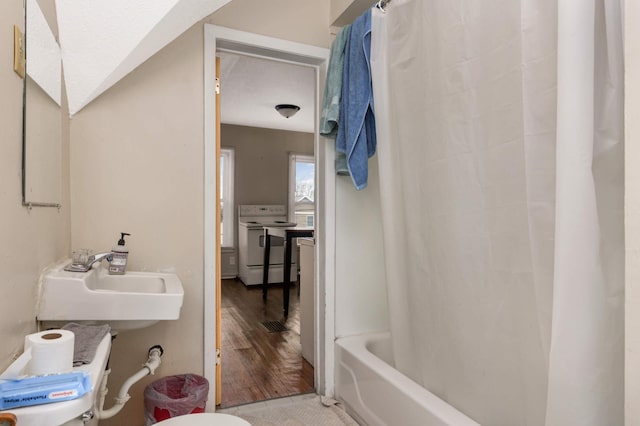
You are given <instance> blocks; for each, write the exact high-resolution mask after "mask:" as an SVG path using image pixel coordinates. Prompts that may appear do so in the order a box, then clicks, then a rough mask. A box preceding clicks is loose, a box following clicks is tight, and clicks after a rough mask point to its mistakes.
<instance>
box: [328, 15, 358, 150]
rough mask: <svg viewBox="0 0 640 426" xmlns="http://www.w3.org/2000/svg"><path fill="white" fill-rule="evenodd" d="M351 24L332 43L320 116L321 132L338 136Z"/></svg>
mask: <svg viewBox="0 0 640 426" xmlns="http://www.w3.org/2000/svg"><path fill="white" fill-rule="evenodd" d="M349 28H351V25H347V26H345V27H342V29H341V30H340V32H339V33H338V34H337V35H336V39H335V40H334V41H333V43H332V44H331V54H330V55H329V66H328V68H327V79H326V83H325V85H324V99H323V101H322V115H321V116H320V134H321V135H323V136H326V137H329V138H333V139H335V138H336V135H337V134H338V117H339V116H340V93H341V91H342V72H343V69H344V48H345V46H346V45H347V38H348V37H349Z"/></svg>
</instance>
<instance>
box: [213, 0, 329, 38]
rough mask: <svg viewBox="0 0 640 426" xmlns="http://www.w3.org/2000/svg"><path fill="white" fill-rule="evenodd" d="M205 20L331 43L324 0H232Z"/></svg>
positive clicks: (327, 10)
mask: <svg viewBox="0 0 640 426" xmlns="http://www.w3.org/2000/svg"><path fill="white" fill-rule="evenodd" d="M206 21H207V22H209V23H211V24H215V25H220V26H223V27H229V28H234V29H237V30H242V31H247V32H251V33H256V34H262V35H266V36H270V37H277V38H281V39H284V40H290V41H296V42H299V43H306V44H311V45H314V46H319V47H327V48H328V47H329V46H330V43H331V40H330V34H329V2H328V1H327V0H304V1H291V0H270V1H263V0H233V1H232V2H230V3H227V5H226V6H224V7H223V8H222V9H220V10H219V11H217V12H216V13H214V14H213V15H211V17H209V19H207V20H206Z"/></svg>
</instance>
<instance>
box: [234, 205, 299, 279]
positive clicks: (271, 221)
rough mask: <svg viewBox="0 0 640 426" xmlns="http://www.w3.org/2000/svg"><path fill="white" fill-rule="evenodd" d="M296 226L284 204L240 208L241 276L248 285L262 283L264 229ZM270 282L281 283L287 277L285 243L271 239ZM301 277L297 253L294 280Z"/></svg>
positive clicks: (292, 276) (293, 270)
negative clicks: (285, 272) (266, 227)
mask: <svg viewBox="0 0 640 426" xmlns="http://www.w3.org/2000/svg"><path fill="white" fill-rule="evenodd" d="M265 226H281V227H292V226H296V224H295V223H293V222H289V220H288V218H287V209H286V207H285V206H284V205H280V204H276V205H273V204H269V205H264V204H243V205H239V206H238V264H239V269H238V271H239V274H238V275H239V277H240V280H242V282H243V283H244V284H245V285H257V284H262V272H263V263H264V229H263V228H264V227H265ZM269 255H270V256H269V283H281V282H282V278H283V274H284V240H283V239H282V238H274V237H271V251H270V253H269ZM297 278H298V266H297V259H296V250H293V251H292V256H291V281H296V280H297Z"/></svg>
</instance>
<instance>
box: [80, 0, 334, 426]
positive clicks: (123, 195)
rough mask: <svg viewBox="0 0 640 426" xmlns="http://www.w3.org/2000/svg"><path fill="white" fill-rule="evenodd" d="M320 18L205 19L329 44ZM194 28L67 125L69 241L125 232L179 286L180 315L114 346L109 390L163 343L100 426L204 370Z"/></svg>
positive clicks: (199, 58) (140, 254)
mask: <svg viewBox="0 0 640 426" xmlns="http://www.w3.org/2000/svg"><path fill="white" fill-rule="evenodd" d="M328 14H329V11H328V5H326V4H325V1H324V0H314V1H305V2H285V1H275V2H269V3H268V4H265V3H264V2H262V1H261V0H234V1H233V2H232V3H230V4H229V5H227V6H226V7H225V8H223V10H221V11H219V13H216V14H214V15H212V16H211V17H209V18H208V19H205V21H207V22H214V23H215V24H217V25H222V26H227V27H232V28H236V29H240V30H244V31H251V32H258V33H260V34H265V35H269V36H274V37H279V38H284V39H288V40H293V41H298V42H303V43H307V44H313V45H317V46H322V47H328V43H329V42H328V39H329V33H328V23H327V22H328ZM203 27H204V24H203V23H202V22H201V23H198V24H196V25H195V26H194V27H192V28H191V29H189V30H188V31H186V32H185V33H184V34H183V35H182V36H180V37H179V38H178V39H176V40H175V41H174V42H173V43H171V44H170V45H168V46H167V47H165V48H164V49H163V50H161V51H160V52H158V54H156V55H154V56H153V57H151V58H150V59H149V60H147V61H146V62H145V63H144V64H142V65H141V66H140V67H139V68H138V69H136V70H135V71H133V72H132V73H131V74H129V75H128V76H127V77H125V78H124V79H123V80H122V81H120V82H119V83H118V84H116V85H115V86H113V87H112V88H111V89H109V90H108V91H107V92H105V93H104V94H103V95H101V96H100V97H99V98H97V99H96V100H95V101H93V102H92V103H91V104H89V105H88V106H87V107H86V108H84V109H83V110H81V111H80V112H79V113H78V114H77V115H75V116H74V118H73V119H72V120H71V141H72V144H71V179H72V182H71V194H72V200H73V205H72V211H71V222H72V232H71V236H72V246H73V247H74V248H75V247H88V248H93V249H96V250H101V249H108V248H110V247H111V246H112V245H113V244H115V242H116V240H117V237H118V233H119V232H120V231H126V232H130V233H131V234H132V235H131V237H129V243H128V244H129V248H130V255H129V262H130V263H129V267H130V268H131V269H135V270H157V269H163V268H169V267H170V268H173V269H174V270H175V272H176V273H177V274H178V275H179V277H180V278H181V280H182V283H183V286H184V288H185V301H184V305H183V307H182V311H181V317H180V320H178V321H168V322H165V323H159V324H156V325H154V326H152V327H149V328H147V329H143V330H139V331H129V332H125V333H121V334H120V335H119V336H118V338H117V339H116V341H115V342H114V347H113V351H112V358H111V367H112V369H113V374H112V375H111V376H110V384H109V387H110V388H111V389H112V393H114V392H117V389H118V388H119V386H120V385H121V384H122V382H123V381H124V380H125V378H126V377H127V376H128V375H129V374H131V373H133V372H135V371H137V370H138V369H139V368H140V364H141V363H142V362H144V360H145V357H146V354H147V349H148V348H149V347H150V346H152V345H154V344H161V345H162V346H163V347H164V348H165V355H164V356H163V363H162V366H161V367H160V369H159V370H158V371H157V372H156V377H152V378H146V379H145V380H143V381H142V382H141V383H139V384H138V385H136V386H135V387H134V388H132V390H131V391H130V393H131V395H132V400H131V401H130V402H129V403H128V404H127V405H126V406H125V408H124V410H123V412H121V413H120V414H119V415H118V416H116V417H115V418H113V419H112V420H106V421H104V422H102V424H104V425H120V424H123V423H122V422H123V419H126V424H127V425H140V424H142V415H143V405H142V402H143V390H144V387H145V386H146V384H148V383H149V382H151V381H152V380H154V379H156V378H158V377H161V376H166V375H171V374H179V373H185V372H192V373H198V374H202V373H203V332H204V331H203V330H204V329H203V316H204V313H203V298H204V297H203V294H204V288H203V283H204V275H203V274H204V271H203V257H204V246H203V242H204V239H203V226H204V217H203V209H204V205H203V194H204V185H203V181H204V164H203V155H204V145H203V138H204V135H203V126H204V117H203V99H204V98H203V96H204V95H203V39H204V37H203V32H204V30H203ZM111 401H112V399H111V396H109V398H108V403H107V407H108V406H110V404H111Z"/></svg>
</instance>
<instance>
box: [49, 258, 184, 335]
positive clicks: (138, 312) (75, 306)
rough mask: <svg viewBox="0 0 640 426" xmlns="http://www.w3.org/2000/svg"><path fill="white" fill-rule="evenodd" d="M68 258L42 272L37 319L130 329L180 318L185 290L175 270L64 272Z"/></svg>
mask: <svg viewBox="0 0 640 426" xmlns="http://www.w3.org/2000/svg"><path fill="white" fill-rule="evenodd" d="M69 262H70V261H66V262H62V263H60V264H58V265H56V266H54V267H52V268H50V269H48V270H46V271H45V272H44V273H43V274H42V277H41V283H40V297H39V300H38V310H37V318H38V320H39V321H44V322H45V323H48V324H50V325H52V326H57V325H60V324H62V323H67V322H79V323H94V324H103V323H107V324H109V325H110V326H111V328H113V329H115V330H130V329H137V328H143V327H148V326H149V325H152V324H155V323H156V322H158V321H162V320H176V319H178V318H179V317H180V308H181V307H182V301H183V299H184V290H183V288H182V283H181V282H180V279H179V278H178V276H177V275H176V274H171V273H162V272H127V273H125V274H124V275H109V273H108V272H107V270H106V268H103V267H102V265H99V264H95V265H94V267H93V268H92V269H90V270H89V271H88V272H69V271H65V270H64V267H65V266H66V265H67V263H69ZM45 325H46V324H45Z"/></svg>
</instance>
